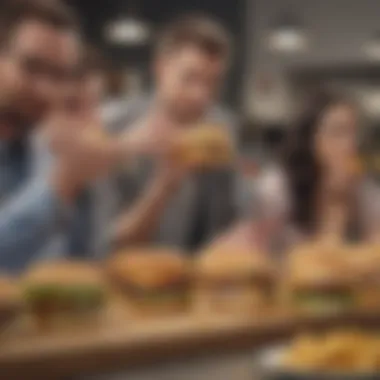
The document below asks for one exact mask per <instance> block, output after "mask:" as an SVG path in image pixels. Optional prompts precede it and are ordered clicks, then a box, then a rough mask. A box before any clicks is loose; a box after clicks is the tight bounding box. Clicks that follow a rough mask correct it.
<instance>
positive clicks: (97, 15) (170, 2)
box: [67, 0, 248, 107]
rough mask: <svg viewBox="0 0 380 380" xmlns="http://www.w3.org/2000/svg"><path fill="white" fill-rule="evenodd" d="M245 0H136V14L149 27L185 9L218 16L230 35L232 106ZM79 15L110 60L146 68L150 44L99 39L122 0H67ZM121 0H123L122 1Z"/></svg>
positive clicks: (238, 89)
mask: <svg viewBox="0 0 380 380" xmlns="http://www.w3.org/2000/svg"><path fill="white" fill-rule="evenodd" d="M246 1H248V0H224V1H222V0H191V1H190V0H166V1H156V0H140V1H138V2H135V4H138V11H139V14H140V15H141V16H142V17H144V18H145V19H146V20H147V21H149V22H150V24H151V25H152V26H153V30H157V29H159V27H160V25H162V24H164V23H165V22H167V21H169V20H172V19H173V18H175V17H176V16H177V15H180V14H183V13H185V12H195V11H197V12H198V11H200V12H204V13H208V14H210V15H212V16H214V17H216V18H218V19H219V20H220V21H221V22H223V23H224V25H225V26H226V27H227V28H228V29H229V30H230V32H231V33H232V34H233V36H234V49H235V52H234V53H235V57H234V58H235V61H234V65H233V67H232V69H231V73H230V75H229V78H228V83H227V86H226V92H225V99H226V101H227V102H228V103H229V104H231V105H232V106H235V107H236V106H239V105H240V104H241V96H242V94H241V93H242V85H241V83H242V79H243V78H242V77H241V76H242V72H243V62H244V60H245V58H246V57H245V55H244V51H245V49H244V43H245V42H244V38H245V26H246V25H245V20H246V16H245V11H246ZM67 2H68V3H69V4H70V5H72V6H74V7H75V8H76V9H77V10H78V12H79V14H80V17H81V21H82V24H83V30H84V32H85V34H86V36H87V37H88V39H89V40H90V41H91V42H93V43H95V44H100V45H101V46H102V47H103V48H104V49H105V51H107V54H108V55H109V56H110V57H112V58H113V60H115V61H118V62H120V63H121V64H123V65H126V66H133V65H138V66H139V67H143V68H144V69H146V70H148V68H149V61H150V59H149V57H150V50H151V49H150V46H147V47H143V48H132V49H130V48H115V47H111V46H109V45H107V43H106V42H105V41H104V39H103V30H104V24H105V23H106V22H107V21H108V20H110V19H112V18H113V17H114V16H115V15H117V14H119V13H120V9H121V8H120V4H121V3H122V2H123V0H108V1H106V0H101V1H93V0H67ZM123 3H125V1H124V2H123Z"/></svg>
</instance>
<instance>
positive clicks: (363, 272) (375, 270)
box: [347, 244, 380, 308]
mask: <svg viewBox="0 0 380 380" xmlns="http://www.w3.org/2000/svg"><path fill="white" fill-rule="evenodd" d="M347 258H348V260H349V261H350V264H351V266H352V270H353V271H354V276H355V299H356V303H357V305H358V306H359V307H361V308H380V246H378V245H370V244H360V245H359V244H358V245H352V246H350V247H348V249H347Z"/></svg>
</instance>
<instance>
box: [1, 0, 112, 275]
mask: <svg viewBox="0 0 380 380" xmlns="http://www.w3.org/2000/svg"><path fill="white" fill-rule="evenodd" d="M2 6H3V7H4V9H1V10H0V270H8V271H18V270H21V269H24V268H25V266H27V265H28V264H29V263H30V262H32V261H33V260H35V259H37V258H39V257H40V255H41V254H42V252H44V251H45V248H46V246H47V245H49V244H50V241H51V239H52V238H53V237H54V235H55V234H57V233H62V232H64V231H65V229H66V228H67V226H68V225H69V223H70V218H71V217H72V216H73V214H75V213H73V212H72V211H73V210H72V209H73V208H74V207H75V203H76V200H77V196H78V194H79V193H80V192H81V190H82V189H83V188H84V187H85V186H86V185H87V184H88V182H89V181H91V180H93V179H94V178H96V177H97V176H98V175H99V174H100V173H101V171H102V170H104V171H107V170H108V169H109V166H110V165H111V164H112V163H113V160H114V155H115V154H114V149H113V147H112V146H111V144H106V143H105V141H106V140H105V139H103V138H102V135H101V132H100V127H98V125H97V122H96V120H92V119H91V117H89V115H86V118H87V119H86V120H84V119H83V120H79V119H78V118H77V117H75V118H74V117H71V116H70V113H66V110H65V109H64V108H65V107H64V105H65V104H66V103H65V101H64V99H65V96H66V94H67V87H68V86H69V85H71V84H72V82H73V81H75V80H76V78H75V74H76V70H77V68H78V65H79V62H80V59H81V57H80V51H81V41H80V37H79V34H78V29H77V25H76V22H75V18H74V17H73V15H72V14H71V12H70V9H68V8H66V6H64V5H63V4H62V3H60V2H59V1H56V0H51V1H43V0H33V1H20V0H15V1H14V0H8V3H7V4H6V3H2ZM43 120H49V121H48V122H47V123H45V124H46V125H47V127H46V130H44V128H42V126H43V125H44V123H43V122H42V121H43ZM37 126H38V127H39V128H38V129H39V130H38V132H39V133H35V132H36V127H37ZM84 127H85V128H84ZM87 130H90V133H88V132H87ZM40 132H41V133H40ZM36 135H38V138H35V136H36ZM45 140H46V141H45ZM47 142H48V143H47ZM47 148H49V154H50V153H52V152H53V153H54V157H50V156H48V155H47V150H48V149H47ZM48 251H49V254H53V253H56V252H54V251H53V248H52V246H50V249H49V250H48Z"/></svg>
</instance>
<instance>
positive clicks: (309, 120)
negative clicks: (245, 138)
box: [283, 91, 352, 232]
mask: <svg viewBox="0 0 380 380" xmlns="http://www.w3.org/2000/svg"><path fill="white" fill-rule="evenodd" d="M341 104H348V105H351V104H352V103H351V101H349V100H348V99H347V98H346V97H344V96H341V95H338V94H333V93H330V92H326V91H321V92H319V93H317V94H316V95H315V96H314V97H313V98H312V99H311V101H310V102H309V104H308V105H307V106H306V107H305V110H304V112H302V113H301V114H300V117H299V119H298V121H297V122H296V124H295V127H294V129H293V130H292V131H291V133H290V134H289V138H288V141H287V142H286V145H285V150H284V157H283V164H284V168H285V171H286V175H287V178H288V181H289V191H290V196H291V202H292V220H293V222H294V223H295V224H296V225H297V227H298V228H300V229H302V230H303V231H305V232H311V231H312V230H313V228H314V227H315V226H314V222H315V214H316V204H315V201H316V191H317V189H318V185H319V183H320V180H321V168H320V166H319V164H318V160H317V158H316V156H315V149H314V142H315V135H316V132H317V130H318V126H319V122H320V119H321V117H322V115H323V114H324V112H325V111H327V110H328V109H330V108H331V107H333V106H335V105H341Z"/></svg>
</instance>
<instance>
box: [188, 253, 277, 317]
mask: <svg viewBox="0 0 380 380" xmlns="http://www.w3.org/2000/svg"><path fill="white" fill-rule="evenodd" d="M194 272H195V273H194V276H195V302H196V305H197V307H198V308H199V309H200V310H205V311H215V312H228V313H230V312H232V313H235V312H239V313H240V312H243V313H246V312H252V311H254V310H256V309H262V308H265V307H266V306H269V305H270V304H271V302H272V301H273V296H274V285H275V275H276V273H275V268H274V265H273V263H272V262H271V261H270V260H269V259H268V257H266V256H265V255H264V254H262V253H259V252H252V251H250V250H239V251H238V250H236V251H235V252H234V250H233V249H226V248H225V247H224V248H219V249H212V250H210V251H206V252H204V253H203V254H201V255H200V256H199V257H198V258H197V260H196V262H195V268H194Z"/></svg>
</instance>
